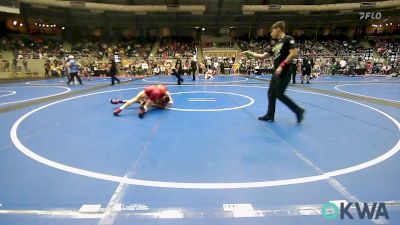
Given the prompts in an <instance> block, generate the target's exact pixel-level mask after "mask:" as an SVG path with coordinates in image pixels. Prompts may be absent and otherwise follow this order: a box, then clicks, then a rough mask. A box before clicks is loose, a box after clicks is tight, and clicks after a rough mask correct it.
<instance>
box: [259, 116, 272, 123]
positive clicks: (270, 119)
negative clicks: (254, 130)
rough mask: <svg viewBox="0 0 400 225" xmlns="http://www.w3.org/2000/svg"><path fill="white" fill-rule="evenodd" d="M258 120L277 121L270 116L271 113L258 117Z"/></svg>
mask: <svg viewBox="0 0 400 225" xmlns="http://www.w3.org/2000/svg"><path fill="white" fill-rule="evenodd" d="M258 120H262V121H267V122H275V119H274V117H273V116H269V115H264V116H261V117H258Z"/></svg>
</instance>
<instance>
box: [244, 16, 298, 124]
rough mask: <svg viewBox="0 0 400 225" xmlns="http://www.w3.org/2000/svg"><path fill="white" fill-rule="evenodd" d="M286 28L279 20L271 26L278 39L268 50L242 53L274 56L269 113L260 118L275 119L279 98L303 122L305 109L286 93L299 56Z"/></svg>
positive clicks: (259, 56)
mask: <svg viewBox="0 0 400 225" xmlns="http://www.w3.org/2000/svg"><path fill="white" fill-rule="evenodd" d="M285 29H286V25H285V22H283V21H278V22H276V23H274V24H273V25H272V26H271V30H272V31H271V37H272V39H275V40H276V41H275V44H274V46H273V47H272V49H270V50H269V51H268V52H265V53H263V54H257V53H255V52H251V51H244V52H242V53H241V54H242V55H246V56H248V57H249V56H251V57H254V58H257V59H264V58H266V57H268V56H272V57H273V58H274V76H272V79H271V82H270V84H269V89H268V111H267V114H265V115H264V116H262V117H259V118H258V119H259V120H263V121H269V122H274V121H275V106H276V99H277V98H278V99H279V100H280V101H281V102H282V103H284V104H285V105H286V106H287V107H289V108H290V109H291V110H292V111H293V112H294V113H295V114H296V118H297V123H301V122H302V121H303V119H304V112H305V110H304V109H302V108H300V107H299V106H298V105H297V104H296V103H294V102H293V101H292V100H291V99H290V98H289V97H288V96H286V95H285V90H286V88H287V86H288V85H289V83H290V78H291V76H290V75H291V68H290V64H291V61H292V60H293V59H294V58H296V57H297V48H296V43H295V41H294V39H293V37H291V36H289V35H286V34H285Z"/></svg>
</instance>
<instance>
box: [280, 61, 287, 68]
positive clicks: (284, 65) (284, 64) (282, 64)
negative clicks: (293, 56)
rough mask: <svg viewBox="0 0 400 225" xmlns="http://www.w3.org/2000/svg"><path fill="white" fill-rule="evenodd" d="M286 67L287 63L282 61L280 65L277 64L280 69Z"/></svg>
mask: <svg viewBox="0 0 400 225" xmlns="http://www.w3.org/2000/svg"><path fill="white" fill-rule="evenodd" d="M287 65H288V63H287V62H285V61H283V62H281V64H279V66H280V67H282V68H285V67H286V66H287Z"/></svg>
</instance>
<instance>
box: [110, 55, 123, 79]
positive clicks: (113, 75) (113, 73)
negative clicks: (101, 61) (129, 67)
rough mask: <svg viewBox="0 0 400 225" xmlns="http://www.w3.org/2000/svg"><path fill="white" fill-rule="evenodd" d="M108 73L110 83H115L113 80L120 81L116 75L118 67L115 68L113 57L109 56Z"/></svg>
mask: <svg viewBox="0 0 400 225" xmlns="http://www.w3.org/2000/svg"><path fill="white" fill-rule="evenodd" d="M108 64H109V65H108V73H109V74H110V77H111V85H114V84H115V81H117V82H118V84H119V83H121V81H120V80H119V79H118V78H117V77H116V76H117V73H118V68H117V63H116V62H115V59H114V58H112V57H111V58H110V62H109V63H108Z"/></svg>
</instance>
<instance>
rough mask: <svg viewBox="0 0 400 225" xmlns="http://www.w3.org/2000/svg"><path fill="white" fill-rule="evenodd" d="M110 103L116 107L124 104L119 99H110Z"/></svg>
mask: <svg viewBox="0 0 400 225" xmlns="http://www.w3.org/2000/svg"><path fill="white" fill-rule="evenodd" d="M110 102H111V104H114V105H116V104H120V103H123V102H122V101H121V100H118V99H110Z"/></svg>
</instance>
